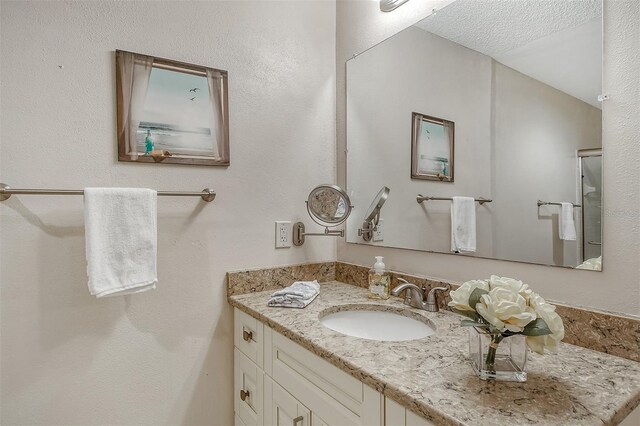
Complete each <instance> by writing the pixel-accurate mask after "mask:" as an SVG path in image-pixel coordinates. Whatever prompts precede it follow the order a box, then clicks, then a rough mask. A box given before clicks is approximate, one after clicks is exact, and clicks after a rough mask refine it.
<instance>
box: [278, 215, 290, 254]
mask: <svg viewBox="0 0 640 426" xmlns="http://www.w3.org/2000/svg"><path fill="white" fill-rule="evenodd" d="M287 247H291V222H290V221H282V220H279V221H277V222H276V248H287Z"/></svg>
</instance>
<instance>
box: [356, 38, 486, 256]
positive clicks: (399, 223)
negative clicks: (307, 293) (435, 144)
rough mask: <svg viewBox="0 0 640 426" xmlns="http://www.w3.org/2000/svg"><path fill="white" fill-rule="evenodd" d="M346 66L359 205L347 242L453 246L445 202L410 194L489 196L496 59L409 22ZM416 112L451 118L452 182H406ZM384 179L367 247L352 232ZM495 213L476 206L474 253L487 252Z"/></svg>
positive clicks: (433, 247)
mask: <svg viewBox="0 0 640 426" xmlns="http://www.w3.org/2000/svg"><path fill="white" fill-rule="evenodd" d="M347 69H348V82H347V90H348V99H349V102H350V104H349V105H348V108H349V119H348V120H349V121H348V123H347V129H348V130H347V131H348V137H349V140H350V141H351V143H350V144H349V154H348V162H347V188H348V190H349V194H350V196H351V201H352V203H353V204H354V205H355V206H356V209H355V210H354V212H353V214H352V215H351V216H350V217H349V221H348V226H347V231H348V232H347V241H349V242H358V243H364V244H376V245H383V246H388V247H411V248H415V249H419V250H430V251H440V252H448V251H450V249H451V238H450V237H451V226H450V223H451V213H450V208H449V203H446V202H438V201H434V202H427V203H423V204H422V205H419V204H418V203H416V196H417V195H418V194H423V195H431V196H437V197H451V196H452V195H467V196H473V197H477V196H484V197H487V198H491V197H492V194H491V169H492V167H491V126H490V124H491V100H492V98H491V89H492V88H491V82H492V79H491V73H492V59H491V58H490V57H488V56H486V55H483V54H481V53H478V52H474V51H473V50H471V49H467V48H465V47H463V46H461V45H459V44H455V43H452V42H451V41H449V40H446V39H443V38H441V37H438V36H436V35H433V34H431V33H428V32H426V31H424V30H422V29H420V28H417V27H411V28H407V29H406V30H405V31H402V32H401V33H399V34H397V35H395V36H394V37H392V38H391V39H389V40H386V41H385V42H383V43H381V44H379V45H378V46H376V47H375V49H371V50H368V51H366V52H364V53H362V54H361V55H358V56H357V57H356V58H355V59H352V60H351V61H349V63H348V68H347ZM390 77H391V78H390ZM452 88H455V89H452ZM413 112H419V113H422V114H426V115H430V116H434V117H439V118H443V119H446V120H450V121H453V122H454V123H455V145H456V146H455V148H456V149H455V169H454V175H455V176H454V177H455V179H454V182H450V183H441V182H433V181H426V180H416V179H411V175H410V170H411V128H412V125H411V117H412V113H413ZM383 185H384V186H387V187H389V188H390V190H391V191H390V193H389V198H388V200H387V202H386V203H385V205H384V208H383V209H382V215H381V217H382V218H383V219H384V226H383V229H384V241H382V242H379V243H374V242H372V243H365V242H364V240H363V239H362V237H359V236H358V232H357V231H358V228H359V227H360V226H362V222H363V219H364V216H365V214H366V210H367V208H368V206H369V204H370V203H371V201H372V200H373V197H374V196H375V195H376V194H377V192H378V191H379V190H380V188H381V187H382V186H383ZM491 210H492V206H491V205H490V204H486V205H484V206H479V205H477V210H476V213H477V223H478V226H477V234H478V235H477V252H476V253H477V255H479V256H485V257H491V256H492V254H493V249H492V242H491V239H492V232H491Z"/></svg>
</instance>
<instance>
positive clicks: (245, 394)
mask: <svg viewBox="0 0 640 426" xmlns="http://www.w3.org/2000/svg"><path fill="white" fill-rule="evenodd" d="M247 398H249V391H246V390H244V389H242V390H241V391H240V399H241V400H243V401H246V399H247Z"/></svg>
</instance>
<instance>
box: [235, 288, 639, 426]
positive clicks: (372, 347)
mask: <svg viewBox="0 0 640 426" xmlns="http://www.w3.org/2000/svg"><path fill="white" fill-rule="evenodd" d="M271 293H272V291H271V290H270V291H263V292H258V293H249V294H239V295H234V296H230V297H229V303H231V305H233V306H235V307H237V308H239V309H240V310H242V311H244V312H246V313H247V314H249V315H251V316H253V317H255V318H257V319H259V320H260V321H262V322H264V323H266V324H268V325H269V326H270V327H272V328H273V329H274V330H276V331H277V332H279V333H281V334H283V335H285V336H286V337H288V338H290V339H291V340H293V341H295V342H297V343H298V344H300V345H302V346H303V347H305V348H307V349H308V350H310V351H311V352H313V353H315V354H317V355H318V356H320V357H322V358H324V359H326V360H327V361H329V362H330V363H332V364H333V365H335V366H337V367H338V368H340V369H342V370H344V371H346V372H347V373H349V374H351V375H352V376H354V377H356V378H357V379H359V380H361V381H362V382H364V383H366V384H367V385H369V386H371V387H372V388H374V389H376V390H378V391H380V392H382V393H383V394H384V395H385V396H387V397H389V398H391V399H393V400H395V401H396V402H398V403H400V404H402V405H403V406H405V407H406V408H408V409H410V410H411V411H413V412H415V413H417V414H419V415H420V416H422V417H424V418H426V419H428V420H430V421H432V422H433V423H436V424H438V425H440V424H444V425H478V424H480V425H486V424H491V425H507V424H508V425H519V424H543V425H563V426H564V425H571V424H580V425H602V424H605V425H615V424H618V423H620V422H621V421H622V420H623V419H624V418H625V417H626V416H627V415H629V414H630V413H631V411H633V409H634V408H635V407H637V406H638V405H639V404H640V363H637V362H634V361H630V360H626V359H623V358H619V357H616V356H613V355H608V354H605V353H601V352H596V351H593V350H590V349H585V348H582V347H579V346H573V345H569V344H564V343H562V344H561V345H560V347H559V349H558V352H557V353H556V354H547V355H544V356H542V355H538V354H535V353H531V352H530V354H529V360H528V363H527V365H528V367H527V370H528V380H527V382H526V383H513V382H494V381H483V380H480V379H479V378H478V377H476V376H475V374H474V372H473V370H472V368H471V365H470V363H469V361H468V359H467V356H468V331H467V329H466V328H462V327H460V325H459V324H460V319H461V317H460V316H458V315H456V314H453V313H450V312H446V311H441V312H437V313H434V312H426V311H422V310H418V309H413V308H410V307H408V306H406V305H404V304H403V303H402V300H401V299H400V298H394V297H392V298H390V299H389V300H380V301H378V300H372V299H369V298H368V297H367V290H366V289H364V288H360V287H356V286H353V285H349V284H345V283H342V282H338V281H332V282H328V283H322V284H321V290H320V295H319V296H318V297H317V298H316V300H315V301H314V302H313V303H311V304H310V305H309V306H308V307H307V308H305V309H291V308H270V307H268V306H267V305H266V302H267V300H268V298H269V295H270V294H271ZM372 308H374V309H379V310H390V311H396V312H401V313H404V314H405V315H408V316H414V317H415V316H416V315H420V316H421V317H424V318H426V319H428V320H429V321H430V322H431V323H432V324H434V325H435V327H436V332H435V334H434V335H432V336H429V337H426V338H424V339H419V340H413V341H406V342H379V341H373V340H366V339H359V338H356V337H350V336H346V335H343V334H340V333H338V332H335V331H333V330H330V329H328V328H326V327H324V326H323V325H322V324H320V321H319V318H320V317H321V316H323V315H325V314H326V313H327V312H335V311H339V310H348V309H372Z"/></svg>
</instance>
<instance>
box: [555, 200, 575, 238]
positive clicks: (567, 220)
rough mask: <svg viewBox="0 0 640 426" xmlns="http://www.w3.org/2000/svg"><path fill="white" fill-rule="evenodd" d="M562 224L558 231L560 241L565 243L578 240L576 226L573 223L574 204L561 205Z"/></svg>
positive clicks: (559, 225)
mask: <svg viewBox="0 0 640 426" xmlns="http://www.w3.org/2000/svg"><path fill="white" fill-rule="evenodd" d="M560 204H561V205H562V207H560V223H559V224H558V230H559V234H560V239H561V240H565V241H575V240H576V225H575V224H574V222H573V204H571V203H560Z"/></svg>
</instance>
